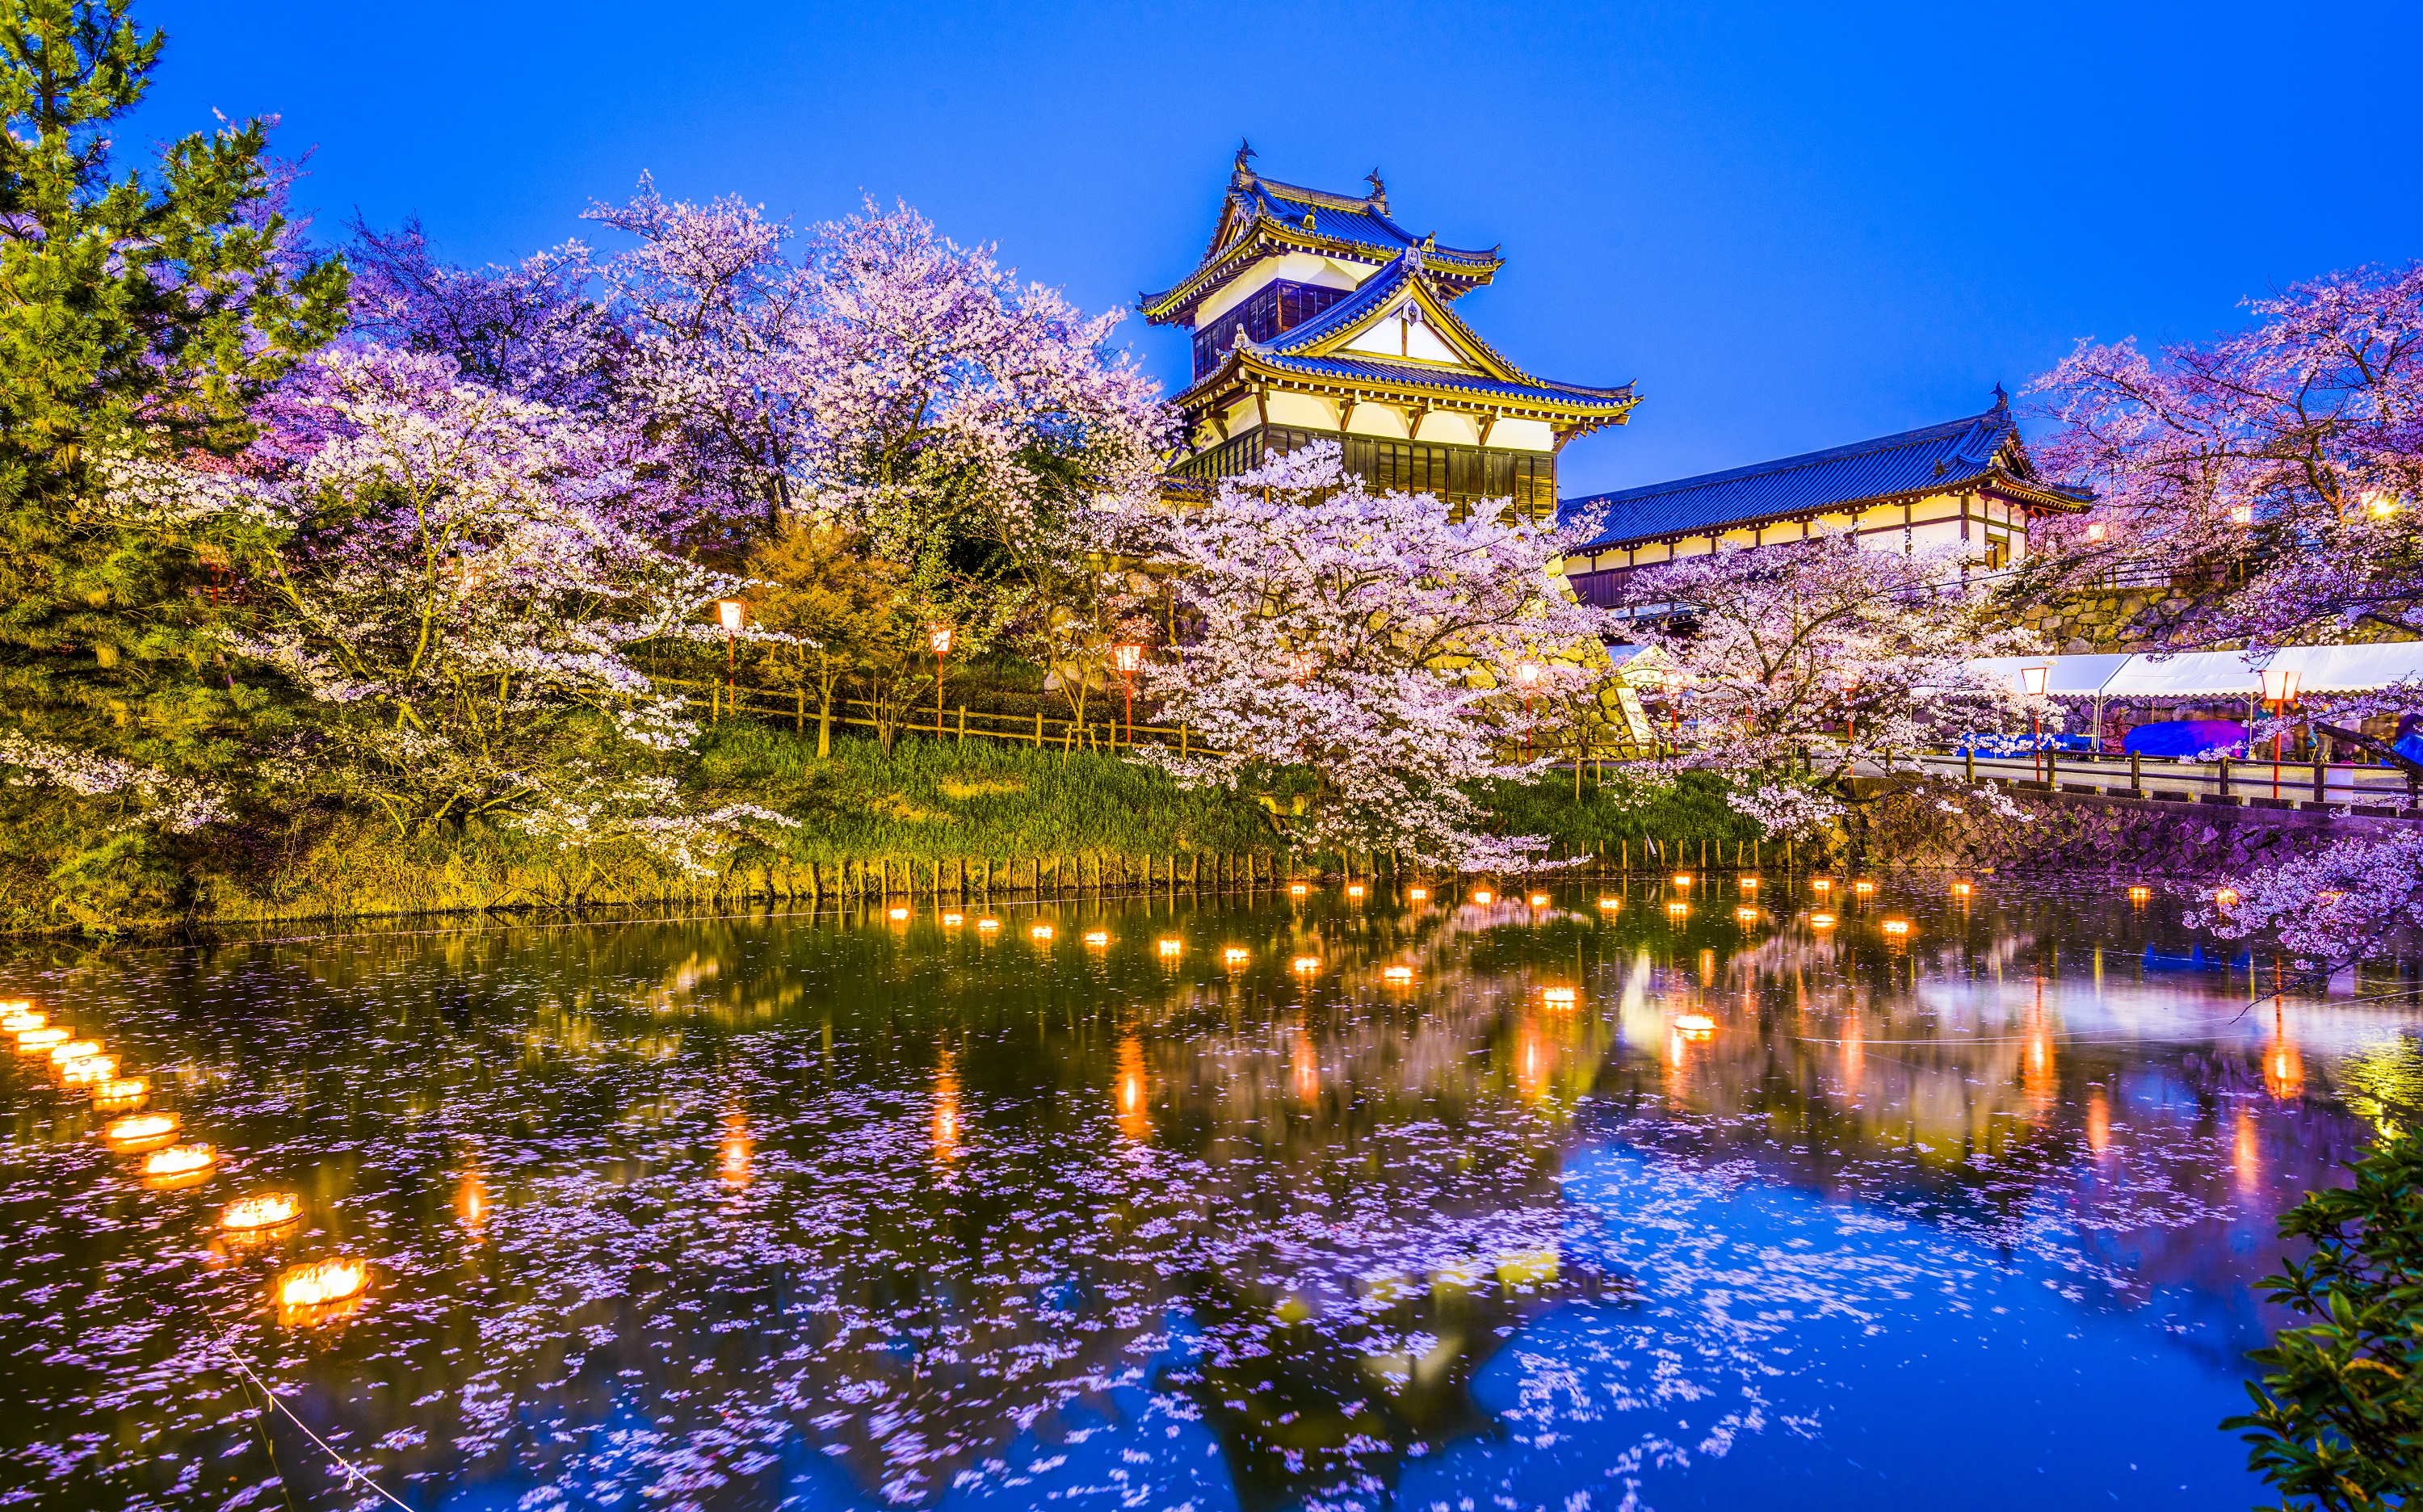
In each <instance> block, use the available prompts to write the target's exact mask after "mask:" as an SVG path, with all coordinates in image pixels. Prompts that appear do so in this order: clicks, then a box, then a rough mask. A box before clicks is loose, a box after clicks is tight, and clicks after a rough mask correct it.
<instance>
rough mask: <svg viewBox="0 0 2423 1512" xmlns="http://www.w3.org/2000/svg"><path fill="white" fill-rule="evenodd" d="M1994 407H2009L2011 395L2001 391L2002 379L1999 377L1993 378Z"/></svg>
mask: <svg viewBox="0 0 2423 1512" xmlns="http://www.w3.org/2000/svg"><path fill="white" fill-rule="evenodd" d="M1994 407H1995V408H1996V409H2008V408H2010V407H2011V396H2010V395H2009V394H2007V393H2004V392H2003V380H2002V379H2000V378H1997V379H1995V380H1994Z"/></svg>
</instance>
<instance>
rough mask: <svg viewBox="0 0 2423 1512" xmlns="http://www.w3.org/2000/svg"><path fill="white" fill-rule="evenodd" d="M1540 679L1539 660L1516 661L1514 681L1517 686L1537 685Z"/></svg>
mask: <svg viewBox="0 0 2423 1512" xmlns="http://www.w3.org/2000/svg"><path fill="white" fill-rule="evenodd" d="M1539 681H1540V663H1538V662H1537V661H1517V662H1515V663H1514V682H1515V685H1516V686H1517V687H1521V688H1533V687H1537V686H1538V685H1539Z"/></svg>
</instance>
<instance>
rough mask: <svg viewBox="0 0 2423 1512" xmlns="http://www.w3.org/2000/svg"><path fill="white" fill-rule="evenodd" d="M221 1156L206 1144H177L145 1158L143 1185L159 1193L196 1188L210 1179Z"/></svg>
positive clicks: (153, 1152) (156, 1151)
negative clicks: (185, 1187) (176, 1188)
mask: <svg viewBox="0 0 2423 1512" xmlns="http://www.w3.org/2000/svg"><path fill="white" fill-rule="evenodd" d="M218 1162H219V1153H218V1152H217V1151H216V1150H214V1149H212V1148H211V1147H210V1146H209V1145H206V1144H178V1145H171V1146H169V1147H168V1148H167V1149H166V1150H154V1151H152V1152H151V1153H150V1154H148V1155H146V1156H144V1157H143V1185H144V1186H150V1187H154V1188H157V1189H160V1190H168V1189H172V1188H175V1187H179V1186H197V1185H198V1184H200V1183H202V1182H205V1181H208V1180H209V1179H210V1175H211V1171H212V1170H213V1169H214V1168H215V1167H216V1166H217V1165H218Z"/></svg>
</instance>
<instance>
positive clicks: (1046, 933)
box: [1026, 924, 1052, 940]
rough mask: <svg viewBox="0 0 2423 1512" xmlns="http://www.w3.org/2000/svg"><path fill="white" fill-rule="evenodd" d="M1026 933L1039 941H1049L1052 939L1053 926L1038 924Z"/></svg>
mask: <svg viewBox="0 0 2423 1512" xmlns="http://www.w3.org/2000/svg"><path fill="white" fill-rule="evenodd" d="M1026 932H1027V933H1029V934H1031V935H1033V936H1035V938H1037V939H1038V940H1048V939H1050V938H1052V926H1051V925H1049V924H1037V925H1036V926H1035V927H1034V928H1033V929H1031V930H1028V931H1026Z"/></svg>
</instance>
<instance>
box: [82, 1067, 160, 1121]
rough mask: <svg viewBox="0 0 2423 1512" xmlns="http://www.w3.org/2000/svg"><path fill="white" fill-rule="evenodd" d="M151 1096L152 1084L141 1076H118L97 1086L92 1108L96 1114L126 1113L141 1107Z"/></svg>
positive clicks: (93, 1092)
mask: <svg viewBox="0 0 2423 1512" xmlns="http://www.w3.org/2000/svg"><path fill="white" fill-rule="evenodd" d="M150 1095H151V1084H150V1082H148V1081H145V1080H144V1079H143V1078H142V1077H140V1076H117V1077H113V1078H111V1079H110V1080H108V1081H104V1082H100V1083H97V1084H95V1086H94V1087H93V1089H92V1107H93V1111H94V1112H96V1113H126V1112H132V1111H133V1110H134V1109H135V1108H138V1107H141V1106H143V1105H144V1103H145V1102H146V1101H147V1100H149V1099H150Z"/></svg>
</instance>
